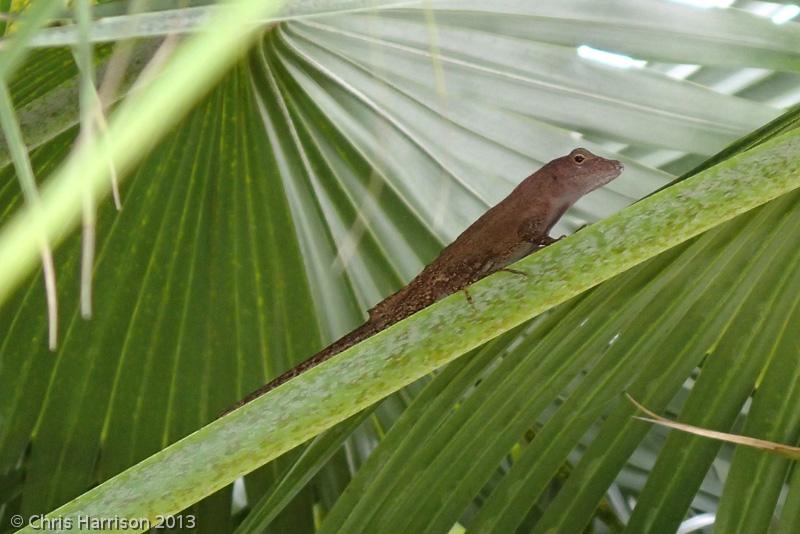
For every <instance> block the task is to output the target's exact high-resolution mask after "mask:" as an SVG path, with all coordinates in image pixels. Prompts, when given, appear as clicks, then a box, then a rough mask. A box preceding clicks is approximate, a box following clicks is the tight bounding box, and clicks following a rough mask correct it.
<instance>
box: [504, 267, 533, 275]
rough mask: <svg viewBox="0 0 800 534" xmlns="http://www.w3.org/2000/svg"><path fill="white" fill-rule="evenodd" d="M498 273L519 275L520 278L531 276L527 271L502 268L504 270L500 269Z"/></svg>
mask: <svg viewBox="0 0 800 534" xmlns="http://www.w3.org/2000/svg"><path fill="white" fill-rule="evenodd" d="M498 271H504V272H507V273H511V274H516V275H519V276H524V277H525V278H527V277H529V276H530V275H529V274H528V273H526V272H525V271H520V270H518V269H511V268H510V267H502V268H500V269H498Z"/></svg>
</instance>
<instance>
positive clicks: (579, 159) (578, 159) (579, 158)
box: [572, 154, 586, 165]
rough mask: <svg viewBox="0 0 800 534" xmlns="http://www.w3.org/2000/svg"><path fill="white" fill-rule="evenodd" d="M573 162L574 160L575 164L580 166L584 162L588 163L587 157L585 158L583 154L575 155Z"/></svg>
mask: <svg viewBox="0 0 800 534" xmlns="http://www.w3.org/2000/svg"><path fill="white" fill-rule="evenodd" d="M572 160H573V161H574V162H575V163H577V164H578V165H580V164H581V163H583V162H584V161H586V156H584V155H583V154H575V155H574V156H573V157H572Z"/></svg>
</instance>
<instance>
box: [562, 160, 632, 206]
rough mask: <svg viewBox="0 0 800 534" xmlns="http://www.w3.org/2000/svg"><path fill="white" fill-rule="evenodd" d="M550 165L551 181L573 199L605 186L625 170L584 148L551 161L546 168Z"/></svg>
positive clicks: (613, 161)
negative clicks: (572, 196) (573, 196)
mask: <svg viewBox="0 0 800 534" xmlns="http://www.w3.org/2000/svg"><path fill="white" fill-rule="evenodd" d="M551 165H552V169H551V173H550V176H551V179H552V180H553V181H554V182H555V183H556V184H557V186H558V188H559V189H563V190H564V191H565V192H566V193H568V194H571V195H575V196H576V197H575V198H579V197H581V196H583V195H585V194H586V193H588V192H589V191H593V190H595V189H597V188H598V187H601V186H603V185H605V184H607V183H608V182H610V181H611V180H613V179H614V178H616V177H617V176H619V175H620V173H622V171H623V170H624V168H625V167H624V166H623V165H622V163H620V162H619V161H617V160H614V159H606V158H603V157H600V156H596V155H594V154H592V153H591V152H589V151H588V150H586V149H585V148H576V149H575V150H573V151H572V152H570V153H569V154H567V155H566V156H563V157H560V158H557V159H555V160H553V161H551V162H550V163H549V164H548V166H551Z"/></svg>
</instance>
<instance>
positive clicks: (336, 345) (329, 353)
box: [219, 321, 377, 417]
mask: <svg viewBox="0 0 800 534" xmlns="http://www.w3.org/2000/svg"><path fill="white" fill-rule="evenodd" d="M376 331H377V330H376V329H375V328H374V325H373V324H372V323H371V322H370V321H367V322H366V323H364V324H362V325H361V326H359V327H358V328H356V329H355V330H353V331H352V332H350V333H349V334H347V335H345V336H344V337H342V338H340V339H338V340H336V341H334V342H333V343H331V344H330V345H328V346H327V347H325V348H324V349H322V350H321V351H319V352H318V353H316V354H314V355H313V356H311V357H310V358H308V359H307V360H305V361H304V362H302V363H300V364H299V365H297V366H295V367H292V368H291V369H289V370H288V371H286V372H284V373H283V374H281V375H279V376H277V377H276V378H273V379H272V380H271V381H270V382H268V383H267V384H265V385H263V386H261V387H260V388H258V389H256V390H255V391H252V392H250V393H249V394H247V396H245V397H244V398H243V399H242V400H240V401H239V402H237V403H236V404H234V405H233V406H231V407H229V408H228V409H227V410H225V411H224V412H222V413H221V414H220V415H219V416H220V417H222V416H223V415H226V414H228V413H230V412H232V411H233V410H235V409H237V408H239V407H241V406H244V405H245V404H247V403H248V402H250V401H252V400H254V399H257V398H258V397H260V396H261V395H264V394H266V393H267V392H269V391H272V390H273V389H275V388H276V387H278V386H280V385H281V384H283V383H285V382H288V381H289V380H291V379H292V378H294V377H296V376H297V375H299V374H301V373H304V372H306V371H308V370H309V369H311V368H312V367H316V366H317V365H319V364H321V363H322V362H324V361H326V360H328V359H329V358H331V357H333V356H336V355H337V354H339V353H340V352H342V351H343V350H345V349H349V348H350V347H352V346H353V345H355V344H356V343H360V342H361V341H363V340H364V339H366V338H368V337H370V336H371V335H372V334H374V333H375V332H376Z"/></svg>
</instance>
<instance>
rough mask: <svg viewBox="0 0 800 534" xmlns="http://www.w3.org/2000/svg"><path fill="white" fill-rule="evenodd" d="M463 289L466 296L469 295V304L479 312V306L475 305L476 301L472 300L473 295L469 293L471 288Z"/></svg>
mask: <svg viewBox="0 0 800 534" xmlns="http://www.w3.org/2000/svg"><path fill="white" fill-rule="evenodd" d="M461 291H463V292H464V296H465V297H467V302H469V305H470V306H472V310H473V311H474V312H475V313H478V308H476V307H475V303H474V302H473V301H472V295H470V294H469V290H468V289H467V288H466V287H465V288H464V289H462V290H461Z"/></svg>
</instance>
